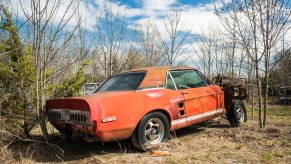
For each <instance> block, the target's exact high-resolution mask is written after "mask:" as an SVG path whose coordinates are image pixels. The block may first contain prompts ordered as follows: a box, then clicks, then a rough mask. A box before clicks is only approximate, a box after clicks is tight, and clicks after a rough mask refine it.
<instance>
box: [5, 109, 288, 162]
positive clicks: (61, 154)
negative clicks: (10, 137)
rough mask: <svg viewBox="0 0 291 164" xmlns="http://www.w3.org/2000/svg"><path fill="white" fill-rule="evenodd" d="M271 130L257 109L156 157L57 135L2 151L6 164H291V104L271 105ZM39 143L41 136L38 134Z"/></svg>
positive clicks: (176, 135) (201, 130)
mask: <svg viewBox="0 0 291 164" xmlns="http://www.w3.org/2000/svg"><path fill="white" fill-rule="evenodd" d="M267 114H268V117H267V126H266V128H264V129H259V127H258V119H257V111H255V116H254V117H253V118H251V116H250V110H249V107H248V122H247V123H244V124H242V125H241V127H239V128H230V127H229V125H228V122H227V120H225V119H224V118H220V119H216V120H213V121H210V122H207V123H204V124H201V125H199V126H191V127H188V128H185V129H181V130H178V131H176V132H173V134H172V139H170V140H169V142H166V143H163V144H161V145H159V146H158V147H157V148H156V150H160V151H164V152H168V153H167V154H164V155H165V156H152V155H151V153H150V152H145V153H144V152H139V151H137V150H136V149H135V148H134V147H133V146H132V145H131V143H130V141H121V142H111V143H104V144H103V143H100V142H92V143H86V142H84V141H82V140H76V141H74V142H73V143H66V142H65V140H64V139H63V138H62V137H60V136H58V135H54V137H53V144H52V145H47V144H45V143H41V142H35V141H34V142H31V141H22V140H21V141H20V140H15V141H13V142H11V143H5V146H3V147H1V152H0V158H1V159H2V160H3V161H4V163H15V162H17V163H40V162H48V163H58V162H65V163H290V161H291V106H277V105H272V106H269V110H268V113H267ZM33 137H34V139H35V140H39V138H40V136H39V135H37V134H35V135H33Z"/></svg>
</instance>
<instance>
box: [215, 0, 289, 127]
mask: <svg viewBox="0 0 291 164" xmlns="http://www.w3.org/2000/svg"><path fill="white" fill-rule="evenodd" d="M221 2H222V4H223V7H222V8H220V9H218V8H216V12H217V15H218V16H219V18H220V21H221V23H222V24H223V26H224V28H225V29H226V30H227V31H228V32H229V33H231V34H232V35H233V36H234V37H236V38H237V40H238V41H239V42H240V44H241V45H242V47H243V48H244V50H245V51H246V53H247V55H248V56H249V59H250V60H251V64H252V65H254V68H255V80H256V87H257V94H258V98H259V100H258V101H259V125H260V127H261V128H262V127H265V124H266V113H267V94H268V81H269V79H268V76H269V61H270V53H271V52H272V48H273V47H274V46H275V45H276V43H277V42H278V39H279V38H280V37H281V36H282V30H283V29H284V27H285V26H286V25H287V23H288V19H289V16H290V10H289V9H288V7H287V5H288V2H286V1H282V0H267V1H262V0H258V1H254V0H246V1H240V0H237V1H234V2H229V3H225V2H224V1H223V0H222V1H221ZM231 24H235V27H236V28H233V26H231ZM261 64H264V68H260V65H261ZM261 77H263V82H264V85H265V88H264V89H262V83H261V80H262V78H261ZM262 91H263V92H262ZM262 93H263V98H262ZM262 100H263V101H264V108H263V109H264V110H263V119H262Z"/></svg>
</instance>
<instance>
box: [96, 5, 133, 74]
mask: <svg viewBox="0 0 291 164" xmlns="http://www.w3.org/2000/svg"><path fill="white" fill-rule="evenodd" d="M127 25H128V24H127V18H126V17H125V15H124V14H122V13H121V12H120V11H119V9H118V7H116V6H115V5H114V3H112V2H106V3H105V4H104V6H103V8H102V10H101V12H100V13H98V16H97V25H96V39H97V40H98V41H97V42H96V44H97V45H96V47H97V51H96V52H97V53H98V56H99V57H100V58H99V60H100V65H101V67H102V69H103V70H104V76H105V78H106V77H108V76H111V75H113V74H115V73H117V72H119V71H120V69H119V67H120V64H118V62H119V59H118V58H119V57H121V56H120V55H121V54H127V52H128V51H129V49H128V48H127V47H129V46H130V45H128V42H127V40H126V39H127V32H128V29H127Z"/></svg>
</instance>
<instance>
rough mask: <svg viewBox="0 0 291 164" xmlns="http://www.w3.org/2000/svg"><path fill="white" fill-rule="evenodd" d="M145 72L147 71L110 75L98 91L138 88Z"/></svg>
mask: <svg viewBox="0 0 291 164" xmlns="http://www.w3.org/2000/svg"><path fill="white" fill-rule="evenodd" d="M145 74H146V73H145V72H135V73H127V74H121V75H117V76H113V77H110V78H109V79H107V80H106V81H105V82H104V83H103V84H102V85H101V86H100V87H99V88H98V89H97V90H96V92H106V91H120V90H137V89H138V87H139V85H140V83H141V82H142V80H143V78H144V77H145Z"/></svg>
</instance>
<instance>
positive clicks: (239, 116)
mask: <svg viewBox="0 0 291 164" xmlns="http://www.w3.org/2000/svg"><path fill="white" fill-rule="evenodd" d="M227 118H228V121H229V123H230V126H231V127H238V126H240V123H242V122H246V121H247V113H246V108H245V106H244V104H243V102H242V101H241V100H234V101H233V102H232V105H231V109H230V111H229V113H228V114H227Z"/></svg>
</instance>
